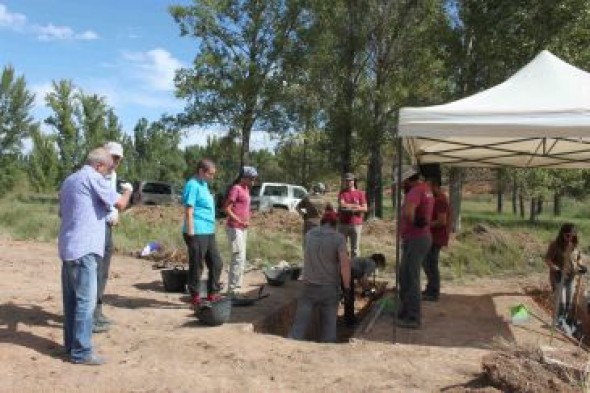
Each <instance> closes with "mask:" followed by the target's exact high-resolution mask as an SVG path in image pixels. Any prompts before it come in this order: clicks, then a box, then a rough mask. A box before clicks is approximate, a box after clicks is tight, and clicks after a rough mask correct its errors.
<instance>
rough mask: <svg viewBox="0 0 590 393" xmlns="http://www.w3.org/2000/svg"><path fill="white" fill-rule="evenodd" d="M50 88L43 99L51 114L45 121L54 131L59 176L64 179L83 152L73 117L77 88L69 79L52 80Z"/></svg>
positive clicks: (78, 161)
mask: <svg viewBox="0 0 590 393" xmlns="http://www.w3.org/2000/svg"><path fill="white" fill-rule="evenodd" d="M52 88H53V90H52V91H51V92H49V93H48V94H47V96H46V97H45V101H46V103H47V106H48V107H49V108H50V109H51V110H52V111H53V114H52V115H51V116H49V117H48V118H47V119H45V123H46V124H48V125H50V126H52V127H53V128H54V129H55V131H56V142H57V146H58V150H59V164H60V165H59V176H60V179H64V178H65V177H66V176H67V175H69V174H70V173H72V172H73V171H74V168H75V167H76V166H77V165H80V163H81V160H82V158H83V157H84V152H85V151H84V146H83V140H82V135H81V134H80V130H79V128H78V126H77V124H76V119H75V113H76V94H77V90H76V88H75V87H74V85H73V83H72V81H69V80H61V81H59V82H55V81H54V82H52Z"/></svg>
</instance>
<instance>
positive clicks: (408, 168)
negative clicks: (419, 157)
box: [393, 165, 420, 184]
mask: <svg viewBox="0 0 590 393" xmlns="http://www.w3.org/2000/svg"><path fill="white" fill-rule="evenodd" d="M417 173H420V172H419V171H418V168H416V167H415V166H414V165H402V178H401V179H400V180H401V181H402V182H403V181H404V180H407V179H408V178H409V177H412V176H414V175H415V174H417ZM396 183H397V168H396V169H395V171H394V172H393V184H396Z"/></svg>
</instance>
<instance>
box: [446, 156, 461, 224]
mask: <svg viewBox="0 0 590 393" xmlns="http://www.w3.org/2000/svg"><path fill="white" fill-rule="evenodd" d="M462 189H463V168H456V167H455V168H451V170H450V173H449V194H450V203H451V212H452V217H451V230H452V231H453V232H456V233H459V232H460V231H461V191H462Z"/></svg>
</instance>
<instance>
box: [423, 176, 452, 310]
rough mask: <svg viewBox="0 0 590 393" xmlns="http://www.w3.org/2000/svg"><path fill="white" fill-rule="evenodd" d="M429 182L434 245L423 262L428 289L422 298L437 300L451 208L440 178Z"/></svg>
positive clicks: (431, 228) (447, 240) (447, 241)
mask: <svg viewBox="0 0 590 393" xmlns="http://www.w3.org/2000/svg"><path fill="white" fill-rule="evenodd" d="M427 182H428V184H430V189H431V190H432V194H433V195H434V208H433V209H432V220H431V221H430V233H431V234H432V246H431V247H430V250H429V251H428V255H426V258H425V259H424V262H423V263H422V267H423V268H424V273H426V289H425V290H424V291H423V292H422V300H427V301H433V302H436V301H438V298H439V296H440V272H439V270H438V259H439V255H440V249H441V248H443V247H446V246H447V245H448V244H449V232H450V230H449V226H450V223H451V220H450V214H451V209H450V207H449V199H448V197H447V195H446V194H445V193H444V192H443V190H442V189H441V188H440V179H438V178H436V179H435V178H431V179H427Z"/></svg>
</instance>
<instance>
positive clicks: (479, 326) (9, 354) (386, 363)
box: [0, 240, 568, 393]
mask: <svg viewBox="0 0 590 393" xmlns="http://www.w3.org/2000/svg"><path fill="white" fill-rule="evenodd" d="M60 267H61V263H60V261H59V260H58V258H57V253H56V246H55V245H52V244H41V243H27V242H15V241H8V240H0V302H1V304H0V376H2V377H1V378H0V392H53V391H55V392H77V391H84V392H109V393H111V392H191V393H192V392H249V391H253V392H254V391H255V392H291V391H293V392H296V391H305V392H313V391H317V392H320V391H321V392H379V391H383V392H430V391H439V390H440V389H443V388H448V387H449V386H453V385H460V384H464V383H466V382H468V381H470V380H472V379H474V378H475V377H476V374H478V373H479V372H480V371H481V358H482V356H483V355H484V354H486V353H488V352H489V351H490V349H489V348H490V347H492V346H493V345H494V341H495V340H496V339H497V338H498V337H503V338H505V339H507V340H516V341H517V342H520V343H522V342H530V343H534V344H543V343H549V340H550V336H549V335H548V334H547V329H546V328H544V327H543V324H542V322H541V321H536V320H532V321H530V322H529V323H528V325H526V326H521V327H518V326H512V325H511V324H510V323H508V321H507V319H506V316H507V310H508V308H509V307H510V306H511V305H513V304H516V303H518V302H524V303H526V304H527V305H528V306H529V307H530V308H531V309H532V310H534V311H535V313H537V314H539V315H541V316H543V317H545V316H544V315H543V313H542V312H541V311H540V309H538V308H537V307H536V306H535V305H534V304H532V301H531V300H530V299H529V298H528V297H526V296H524V295H523V294H522V290H521V284H522V282H520V283H519V282H517V280H511V281H507V280H486V281H477V282H469V283H468V284H463V285H459V284H455V285H453V286H448V285H447V286H446V287H445V288H444V290H443V292H444V294H443V296H442V298H441V300H440V301H439V302H438V303H429V304H423V307H424V310H423V312H424V322H423V323H424V327H423V328H422V329H421V330H418V331H407V330H398V331H397V335H396V339H397V342H398V343H397V344H393V343H392V340H393V337H394V336H393V328H392V324H391V319H390V318H389V317H388V316H387V315H384V316H382V317H381V318H380V319H379V320H378V321H377V323H376V324H375V326H374V328H373V330H372V331H371V332H369V333H368V334H366V335H364V336H363V337H364V338H362V339H358V340H354V341H353V342H352V343H348V344H332V345H327V344H316V343H302V342H295V341H292V340H288V339H285V338H282V337H279V336H273V335H268V334H259V333H255V332H253V327H252V322H253V321H249V320H248V318H249V317H248V315H251V317H252V318H253V319H256V313H259V314H263V313H268V312H269V309H270V307H272V306H273V305H275V303H273V302H279V301H281V299H283V300H284V298H285V296H293V293H292V292H289V291H286V290H285V291H283V292H282V295H281V294H279V292H280V291H282V289H281V288H278V289H273V291H274V293H273V294H271V297H269V298H268V302H267V303H264V302H265V301H267V300H266V299H265V301H261V302H260V303H258V304H257V305H256V306H255V307H258V309H251V310H254V311H249V313H250V314H242V317H240V318H237V321H235V320H234V321H232V322H231V323H228V324H225V325H223V326H221V327H217V328H210V327H204V326H201V325H200V324H199V323H197V322H196V321H195V318H194V317H193V315H192V312H191V311H190V310H189V308H188V306H187V305H186V303H184V302H183V301H182V296H181V295H180V294H170V293H165V292H163V290H162V284H161V280H160V275H159V274H158V272H157V271H154V270H152V267H151V263H150V262H146V261H142V260H138V259H133V258H128V257H121V256H115V257H114V259H113V264H112V272H111V279H110V281H109V283H108V287H107V293H108V298H107V304H106V306H105V313H106V314H107V315H108V316H109V317H111V318H113V319H114V320H115V321H116V322H117V324H116V325H114V326H113V328H112V330H111V331H110V332H108V333H105V334H98V335H95V336H94V344H95V346H96V347H97V349H98V352H99V353H101V354H103V355H105V357H106V358H107V359H108V363H107V364H106V365H104V366H100V367H89V366H79V365H72V364H70V363H69V362H67V361H66V359H65V358H64V356H63V355H62V354H61V352H62V346H61V343H62V328H61V320H62V307H61V291H60ZM544 279H545V277H544V276H543V277H539V278H534V279H529V281H531V280H532V281H535V280H544ZM249 281H250V283H252V284H258V283H259V282H260V275H259V274H257V275H251V276H250V277H249ZM281 296H282V297H281ZM271 299H273V300H271ZM256 310H258V311H256ZM551 344H552V345H554V346H559V345H568V344H567V343H565V342H563V341H561V340H559V339H556V338H553V339H552V341H551Z"/></svg>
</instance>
